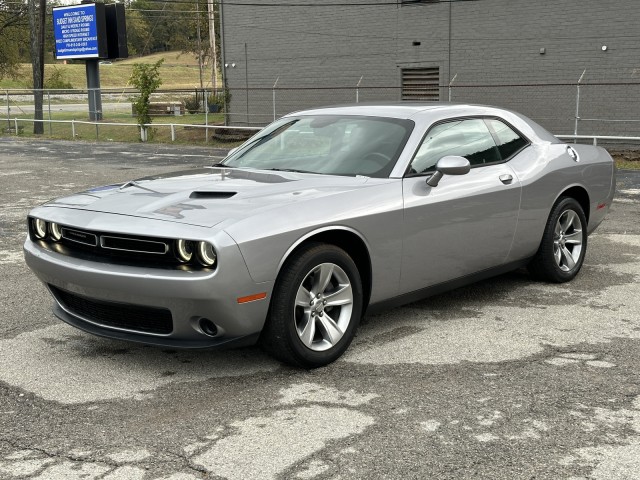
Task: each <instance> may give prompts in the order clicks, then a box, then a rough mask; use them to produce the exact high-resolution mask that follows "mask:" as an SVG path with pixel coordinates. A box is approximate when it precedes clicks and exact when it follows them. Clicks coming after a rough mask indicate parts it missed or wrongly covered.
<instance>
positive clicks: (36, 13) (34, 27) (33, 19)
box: [29, 0, 46, 134]
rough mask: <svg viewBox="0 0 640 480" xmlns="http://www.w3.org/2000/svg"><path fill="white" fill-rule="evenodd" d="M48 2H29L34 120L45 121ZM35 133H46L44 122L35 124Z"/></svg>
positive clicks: (38, 0) (41, 0)
mask: <svg viewBox="0 0 640 480" xmlns="http://www.w3.org/2000/svg"><path fill="white" fill-rule="evenodd" d="M45 13H46V0H29V28H31V68H32V72H33V103H34V115H33V119H34V120H43V118H44V117H43V112H42V100H43V88H44V19H45ZM33 133H35V134H42V133H44V123H43V122H42V121H40V122H38V121H35V122H33Z"/></svg>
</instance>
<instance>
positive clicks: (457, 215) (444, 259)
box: [400, 118, 528, 293]
mask: <svg viewBox="0 0 640 480" xmlns="http://www.w3.org/2000/svg"><path fill="white" fill-rule="evenodd" d="M496 121H497V120H496ZM497 122H498V123H497V124H494V123H493V120H489V119H482V118H464V119H454V120H448V121H445V122H440V123H438V124H436V125H434V126H432V127H431V128H430V129H429V131H428V132H427V134H426V135H425V137H424V139H423V141H422V143H421V145H420V147H419V148H418V150H417V151H416V154H415V156H414V158H413V160H412V162H411V165H410V168H409V172H408V174H407V175H406V176H405V178H404V179H403V200H404V232H403V234H404V236H403V242H404V243H403V255H402V274H401V280H400V289H401V293H408V292H412V291H415V290H419V289H421V288H425V287H428V286H432V285H436V284H438V283H442V282H446V281H448V280H452V279H455V278H459V277H463V276H466V275H469V274H473V273H475V272H479V271H482V270H485V269H488V268H491V267H496V266H499V265H501V264H503V263H504V262H505V260H506V259H507V256H508V254H509V251H510V249H511V245H512V242H513V238H514V233H515V230H516V224H517V221H518V212H519V206H520V191H521V186H520V183H519V182H518V179H517V177H516V175H515V173H514V171H513V170H512V169H511V167H510V166H509V164H508V163H507V162H506V160H508V159H509V158H511V157H513V156H514V155H517V154H518V152H517V151H516V150H514V148H515V145H514V142H513V141H512V142H511V143H510V144H509V145H510V146H509V148H506V147H505V146H504V145H502V144H506V143H508V142H505V141H503V140H500V138H499V137H498V135H497V130H496V127H498V129H501V127H500V125H504V126H505V127H506V128H507V129H509V131H511V132H512V133H513V134H514V135H516V136H517V137H518V138H519V139H520V143H519V145H520V150H522V149H523V148H526V146H527V145H528V142H527V141H526V140H525V139H524V138H523V137H521V136H520V135H519V134H517V133H516V132H513V130H511V129H510V128H509V127H508V126H506V125H505V124H504V123H502V122H500V121H497ZM502 137H503V138H504V139H507V140H508V138H509V135H508V134H505V133H504V132H502ZM522 142H524V143H522ZM447 155H457V156H462V157H465V158H467V159H468V160H469V162H470V163H471V170H470V172H469V173H467V174H465V175H455V176H454V175H445V176H444V177H443V178H442V179H441V180H440V182H439V184H438V185H437V186H436V187H431V186H429V185H427V183H426V180H427V178H429V176H430V175H431V173H433V172H434V171H435V165H436V163H437V161H438V160H439V159H440V158H442V157H444V156H447Z"/></svg>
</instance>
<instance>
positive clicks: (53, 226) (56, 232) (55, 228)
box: [49, 223, 62, 242]
mask: <svg viewBox="0 0 640 480" xmlns="http://www.w3.org/2000/svg"><path fill="white" fill-rule="evenodd" d="M49 231H50V232H51V238H52V239H53V240H54V241H55V242H57V241H59V240H60V239H61V238H62V228H61V227H60V225H58V224H57V223H50V224H49Z"/></svg>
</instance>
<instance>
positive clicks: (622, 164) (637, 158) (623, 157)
mask: <svg viewBox="0 0 640 480" xmlns="http://www.w3.org/2000/svg"><path fill="white" fill-rule="evenodd" d="M609 153H610V154H611V156H612V157H613V159H614V160H615V162H616V166H617V167H618V168H620V169H622V170H640V151H638V150H610V151H609Z"/></svg>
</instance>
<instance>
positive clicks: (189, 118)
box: [0, 111, 241, 148]
mask: <svg viewBox="0 0 640 480" xmlns="http://www.w3.org/2000/svg"><path fill="white" fill-rule="evenodd" d="M12 118H13V117H12ZM16 118H18V119H20V118H25V119H26V118H32V117H31V116H29V115H22V116H19V115H18V116H16ZM45 118H47V119H48V115H45ZM52 120H78V121H87V120H88V119H87V112H86V111H85V112H55V114H53V115H52ZM205 120H206V118H205V115H204V114H203V113H200V114H194V115H182V116H157V117H155V118H154V122H155V123H173V124H176V127H175V133H176V140H175V142H172V141H171V128H170V127H165V126H157V127H153V124H152V126H151V129H152V131H153V132H152V137H151V138H150V139H149V141H150V142H153V143H176V144H186V145H204V144H207V145H210V146H212V147H224V148H233V147H235V146H237V145H239V144H240V143H241V142H220V141H218V140H214V139H213V138H212V135H213V130H208V133H207V130H206V129H204V128H194V127H188V126H185V127H181V126H180V125H181V124H182V125H184V124H187V125H188V124H193V125H204V124H205ZM113 123H135V118H134V117H132V116H131V115H130V114H126V113H109V114H108V118H105V119H104V120H103V121H102V122H101V123H100V124H99V125H98V126H97V128H96V126H95V125H85V124H78V123H76V124H75V134H76V136H75V139H76V140H87V141H102V142H139V141H140V131H139V129H138V127H137V126H121V125H112V124H113ZM223 123H224V117H223V115H222V114H209V115H208V124H209V125H222V124H223ZM18 125H19V126H23V127H24V129H23V131H22V133H21V134H20V135H19V136H20V137H23V138H35V137H37V138H47V139H58V140H72V139H73V135H72V125H71V124H70V123H51V124H46V123H45V126H44V132H45V133H44V135H34V134H33V127H32V123H31V122H18ZM6 127H7V124H6V123H3V122H1V121H0V128H1V129H2V130H4V129H5V128H6ZM11 127H12V128H13V122H11Z"/></svg>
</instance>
